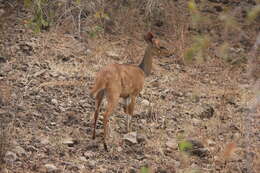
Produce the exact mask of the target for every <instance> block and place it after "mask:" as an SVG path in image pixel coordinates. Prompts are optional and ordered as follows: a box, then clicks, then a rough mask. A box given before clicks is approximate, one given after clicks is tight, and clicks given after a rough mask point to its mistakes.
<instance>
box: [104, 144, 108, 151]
mask: <svg viewBox="0 0 260 173" xmlns="http://www.w3.org/2000/svg"><path fill="white" fill-rule="evenodd" d="M104 149H105V150H106V152H108V149H107V144H106V143H105V142H104Z"/></svg>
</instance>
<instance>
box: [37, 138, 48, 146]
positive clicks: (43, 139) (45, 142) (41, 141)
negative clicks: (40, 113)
mask: <svg viewBox="0 0 260 173" xmlns="http://www.w3.org/2000/svg"><path fill="white" fill-rule="evenodd" d="M39 140H40V143H41V144H44V145H45V144H48V143H50V141H49V139H48V137H41V138H40V139H39Z"/></svg>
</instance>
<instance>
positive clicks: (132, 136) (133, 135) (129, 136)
mask: <svg viewBox="0 0 260 173" xmlns="http://www.w3.org/2000/svg"><path fill="white" fill-rule="evenodd" d="M123 139H125V140H127V141H130V142H131V143H133V144H136V143H137V133H136V132H130V133H127V134H125V135H124V137H123Z"/></svg>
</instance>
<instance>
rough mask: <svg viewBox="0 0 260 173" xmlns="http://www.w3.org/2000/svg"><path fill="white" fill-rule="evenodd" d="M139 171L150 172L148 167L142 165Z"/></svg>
mask: <svg viewBox="0 0 260 173" xmlns="http://www.w3.org/2000/svg"><path fill="white" fill-rule="evenodd" d="M140 172H141V173H149V172H150V169H149V168H147V167H144V166H143V167H141V170H140Z"/></svg>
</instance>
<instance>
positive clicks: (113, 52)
mask: <svg viewBox="0 0 260 173" xmlns="http://www.w3.org/2000/svg"><path fill="white" fill-rule="evenodd" d="M106 54H107V56H110V57H112V58H119V57H120V54H119V53H118V51H115V50H110V51H107V52H106Z"/></svg>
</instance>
